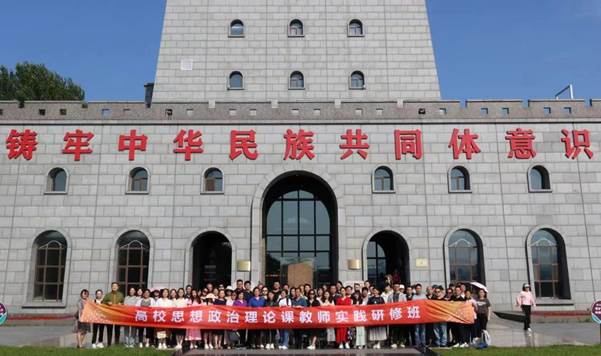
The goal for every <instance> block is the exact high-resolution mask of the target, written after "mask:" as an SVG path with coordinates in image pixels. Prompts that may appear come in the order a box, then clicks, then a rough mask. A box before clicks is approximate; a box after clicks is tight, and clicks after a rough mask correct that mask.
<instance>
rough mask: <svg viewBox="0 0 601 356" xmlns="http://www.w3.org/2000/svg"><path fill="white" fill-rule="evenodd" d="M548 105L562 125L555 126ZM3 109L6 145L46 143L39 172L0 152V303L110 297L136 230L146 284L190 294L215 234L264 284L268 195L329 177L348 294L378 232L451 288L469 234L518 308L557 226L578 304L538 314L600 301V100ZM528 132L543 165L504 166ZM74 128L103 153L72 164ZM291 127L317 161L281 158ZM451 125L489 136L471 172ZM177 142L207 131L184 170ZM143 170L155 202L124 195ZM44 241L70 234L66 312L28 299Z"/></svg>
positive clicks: (414, 269)
mask: <svg viewBox="0 0 601 356" xmlns="http://www.w3.org/2000/svg"><path fill="white" fill-rule="evenodd" d="M547 107H548V108H551V109H550V110H551V112H550V114H548V115H545V111H544V108H547ZM566 107H570V108H571V113H567V111H566V110H567V109H565V108H566ZM482 108H487V109H488V115H484V114H483V111H482ZM502 108H507V109H508V110H509V115H508V116H505V115H504V114H502V113H501V112H502ZM40 109H44V110H45V112H44V116H40ZM61 109H65V110H66V111H63V112H62V113H61ZM109 109H110V111H109ZM0 110H1V116H0V137H3V138H4V137H6V136H7V135H8V134H9V131H10V130H11V129H16V130H19V131H22V130H23V129H26V128H28V129H31V130H34V131H36V132H37V133H38V142H39V144H38V147H37V151H36V152H35V153H34V156H33V159H32V160H30V161H27V160H24V159H23V158H19V159H16V160H9V159H8V158H7V155H6V154H5V153H4V154H2V155H0V270H2V274H1V275H2V277H1V278H2V281H1V284H2V287H1V288H0V292H1V293H2V294H1V295H0V300H2V302H3V303H5V304H6V305H7V306H9V308H11V309H12V310H13V311H18V310H25V311H28V312H48V310H51V311H58V312H60V311H64V310H65V309H64V306H65V305H66V306H73V305H74V304H75V303H76V301H77V295H78V293H79V291H80V289H82V288H88V289H96V288H107V287H108V284H109V282H110V281H112V280H114V279H115V278H116V270H115V269H116V263H117V262H116V241H117V239H118V238H119V236H120V235H121V234H122V233H124V232H126V231H128V230H139V231H142V232H144V233H145V234H146V235H147V236H148V238H149V240H150V244H151V252H150V273H149V281H148V283H149V285H166V286H172V287H175V286H181V285H183V284H187V283H189V282H190V281H191V278H192V276H191V274H192V272H191V270H192V268H191V266H192V263H193V261H192V254H191V251H192V250H191V249H192V244H193V242H194V240H195V238H196V237H197V236H199V235H200V234H202V233H203V232H207V231H217V232H220V233H222V234H223V235H225V236H226V237H227V238H228V239H229V241H230V242H231V244H232V249H233V256H232V279H236V278H243V279H251V280H253V281H255V282H256V281H259V280H261V279H263V268H264V266H263V261H264V244H263V239H262V229H263V226H262V224H263V223H262V220H261V218H260V217H261V216H262V215H261V214H262V213H261V209H262V198H263V195H264V193H265V190H266V188H267V187H268V185H269V184H270V182H272V181H273V180H274V179H276V178H277V177H278V176H280V175H282V174H284V173H286V172H291V171H305V172H310V173H313V174H315V175H318V176H320V177H322V178H323V179H324V180H325V181H326V182H327V183H328V184H329V185H330V187H331V189H332V191H333V192H334V194H335V196H336V200H337V203H338V211H337V214H338V225H339V226H338V242H339V251H338V255H339V259H338V270H339V277H340V279H341V280H343V281H354V280H361V279H363V278H365V276H366V274H367V271H366V267H367V264H366V261H365V249H366V242H367V241H368V240H369V239H370V237H371V236H373V235H374V234H375V233H377V232H380V231H394V232H397V233H398V235H400V236H402V238H403V239H404V240H405V241H406V243H407V244H408V246H409V261H408V263H409V264H410V275H411V281H412V282H414V283H415V282H418V281H419V282H422V283H424V284H430V283H445V282H446V283H448V282H449V275H448V268H447V266H446V261H445V258H444V255H445V254H444V251H445V249H446V246H445V239H446V238H447V237H448V236H449V235H450V233H452V232H453V231H455V230H457V229H460V228H465V229H470V230H472V231H474V232H475V233H477V234H478V236H479V237H480V239H481V241H482V244H483V254H484V269H485V275H486V284H487V286H488V287H489V288H490V291H491V295H490V298H491V300H492V302H493V304H494V305H496V308H497V309H506V310H507V309H510V308H511V305H512V303H513V297H514V296H515V294H516V293H517V292H518V291H519V290H520V288H521V285H522V283H524V282H525V281H528V280H531V281H532V280H533V278H534V277H533V276H532V272H530V273H529V271H532V268H531V266H530V265H529V262H528V259H527V257H526V252H527V247H526V246H527V241H528V239H529V238H530V237H531V235H532V233H533V232H534V231H536V230H537V229H539V228H551V229H553V230H555V231H557V232H558V233H559V234H561V237H562V239H563V241H564V243H565V250H566V260H567V267H568V271H569V288H570V291H571V299H570V300H557V301H556V300H548V301H541V300H539V303H542V304H545V303H546V304H547V305H548V306H546V308H554V309H586V308H588V307H589V306H590V303H591V301H593V300H594V299H595V298H598V297H599V295H600V293H601V285H600V284H599V280H601V223H600V222H601V183H599V181H600V175H601V163H599V157H601V151H600V146H601V145H600V144H601V121H600V120H601V101H598V100H596V101H591V102H590V103H585V102H583V101H548V102H542V101H531V102H529V103H528V105H527V106H524V105H522V103H521V102H519V101H503V102H493V101H490V102H487V101H470V102H467V103H465V105H463V103H460V102H452V101H446V102H370V103H356V102H343V103H340V104H339V105H338V103H333V102H315V103H295V102H286V103H284V102H281V103H246V104H243V103H217V104H216V105H213V104H210V103H193V104H192V103H191V104H168V103H155V104H153V105H152V107H151V108H146V107H145V106H144V104H143V103H89V104H86V105H85V108H84V107H82V103H72V102H71V103H39V102H38V103H36V102H31V103H26V104H25V107H24V108H22V109H20V108H19V107H18V104H17V103H0ZM62 114H64V115H62ZM518 127H521V128H524V129H532V130H534V133H535V135H536V140H535V148H536V150H537V152H538V154H537V155H536V157H535V158H533V159H531V160H517V159H509V158H508V157H507V153H508V150H509V146H508V142H507V140H506V139H505V136H506V131H509V130H513V129H515V128H518ZM77 128H79V129H82V130H84V131H92V132H94V134H95V135H96V136H95V138H94V139H93V141H92V147H93V150H94V152H93V153H92V154H90V155H85V156H83V157H82V160H81V161H80V162H74V161H73V157H72V156H71V155H64V154H61V150H62V148H63V146H64V141H63V137H64V134H65V133H66V132H67V131H74V130H75V129H77ZM250 128H252V129H254V130H256V132H257V143H258V151H259V152H260V156H259V157H258V159H257V160H255V161H251V160H248V159H246V158H244V157H243V156H242V157H239V158H237V159H236V160H234V161H232V160H231V159H230V158H229V156H228V155H229V149H230V146H229V133H230V130H232V129H250ZM288 128H291V129H294V130H298V129H299V128H303V129H305V130H311V131H313V132H314V133H315V150H314V151H315V154H316V157H315V158H314V159H313V160H307V159H303V160H301V161H289V160H283V154H284V148H285V145H284V140H283V134H284V133H285V131H286V129H288ZM357 128H361V129H362V130H363V131H364V133H366V134H367V135H368V136H369V138H368V142H369V144H370V148H369V150H368V156H367V159H365V160H364V159H362V158H361V157H359V156H358V155H353V156H351V157H349V158H348V159H346V160H341V159H340V155H341V154H342V150H341V149H340V147H339V145H340V143H341V142H342V141H341V138H340V135H341V134H343V133H344V131H345V130H346V129H357ZM454 128H459V129H463V128H470V129H471V130H472V132H473V133H477V134H479V135H480V137H479V139H478V140H477V142H478V145H479V147H480V149H481V150H482V152H481V153H478V154H475V155H474V157H473V159H472V160H471V161H468V160H466V159H465V156H463V155H462V156H461V157H460V159H458V160H454V159H453V156H452V151H451V149H450V148H449V147H448V144H449V140H450V137H451V134H452V131H453V129H454ZM130 129H137V130H138V132H139V133H143V134H145V135H147V136H148V140H149V142H148V149H147V151H146V152H137V154H136V158H135V161H129V160H128V157H127V152H119V151H118V150H117V141H118V136H119V135H120V134H124V133H127V132H129V130H130ZM180 129H196V130H201V131H202V132H203V139H204V149H205V151H204V153H202V154H197V155H194V156H193V158H192V160H191V161H189V162H187V161H185V160H184V158H183V156H182V155H176V154H174V153H173V147H174V145H173V139H174V137H175V136H176V135H177V133H178V132H179V130H180ZM395 129H407V130H414V129H420V130H421V131H422V132H423V140H424V144H423V147H424V156H423V158H422V159H421V160H416V159H414V158H412V157H409V156H407V157H403V158H402V159H401V160H396V159H395V154H394V139H393V133H394V130H395ZM562 129H568V130H572V129H587V130H589V131H590V133H591V142H592V146H591V149H592V150H593V151H594V153H595V155H594V157H593V158H592V159H588V157H586V155H584V154H581V155H580V156H579V157H578V159H576V160H571V159H568V158H567V157H565V148H564V144H563V143H562V142H561V138H562V137H563V136H562V134H561V130H562ZM535 164H540V165H543V166H544V167H546V168H547V169H548V171H549V172H550V179H551V191H550V192H547V193H530V192H529V189H528V179H527V172H528V169H529V168H530V167H532V166H533V165H535ZM456 165H462V166H464V167H465V168H467V169H468V170H469V172H470V175H471V181H472V185H471V192H470V193H463V194H456V193H450V192H449V183H448V172H449V170H450V169H451V168H452V167H454V166H456ZM379 166H387V167H389V168H390V169H391V170H392V172H393V174H394V188H395V190H394V192H391V193H387V194H381V193H380V194H377V193H374V192H373V189H372V175H373V172H374V170H375V169H376V168H377V167H379ZM54 167H62V168H64V169H65V170H66V171H67V172H68V174H69V184H68V193H67V194H63V195H50V194H45V190H46V180H47V174H48V172H49V171H50V170H51V169H52V168H54ZM134 167H145V168H147V169H148V171H149V172H150V188H149V193H148V194H143V195H134V194H127V193H126V191H127V189H126V185H127V179H128V173H129V171H130V170H131V169H132V168H134ZM210 167H218V168H219V169H221V170H222V171H223V173H224V177H225V178H224V179H225V189H224V193H223V194H204V193H202V189H201V186H202V176H203V172H204V171H205V170H206V169H208V168H210ZM47 230H56V231H59V232H61V233H62V234H63V235H64V236H65V237H66V239H67V242H68V253H67V256H68V257H67V263H66V273H65V293H64V297H63V302H62V303H58V304H55V303H50V304H48V303H34V302H33V301H32V298H31V290H32V284H33V280H32V278H33V270H32V269H33V262H32V261H33V256H32V254H33V251H32V246H33V242H34V239H35V238H36V237H37V236H38V235H39V234H40V233H42V232H44V231H47ZM350 259H359V260H362V262H363V263H362V267H363V268H362V269H360V270H349V269H348V264H347V261H348V260H350ZM239 260H250V261H251V265H252V268H251V272H239V271H237V270H236V261H239ZM418 260H420V265H421V267H418V266H417V265H416V264H417V262H418ZM424 261H426V262H427V264H426V265H423V262H424ZM558 303H560V304H561V305H556V304H558ZM41 307H53V308H52V309H45V308H41ZM21 308H25V309H21Z"/></svg>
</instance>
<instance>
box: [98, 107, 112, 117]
mask: <svg viewBox="0 0 601 356" xmlns="http://www.w3.org/2000/svg"><path fill="white" fill-rule="evenodd" d="M100 113H101V115H102V117H103V118H104V119H107V118H109V117H111V109H102V111H101V112H100Z"/></svg>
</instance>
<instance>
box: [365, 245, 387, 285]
mask: <svg viewBox="0 0 601 356" xmlns="http://www.w3.org/2000/svg"><path fill="white" fill-rule="evenodd" d="M367 266H368V268H367V279H368V280H370V281H373V282H374V283H381V282H383V279H384V278H383V276H384V275H386V274H387V273H388V269H387V266H386V252H384V248H383V246H382V244H381V243H380V241H377V240H370V241H369V242H368V243H367Z"/></svg>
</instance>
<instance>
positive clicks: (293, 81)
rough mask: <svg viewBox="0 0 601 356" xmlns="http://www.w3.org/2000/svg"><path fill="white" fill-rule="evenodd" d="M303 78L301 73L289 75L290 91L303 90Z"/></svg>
mask: <svg viewBox="0 0 601 356" xmlns="http://www.w3.org/2000/svg"><path fill="white" fill-rule="evenodd" d="M304 88H305V77H304V76H303V73H301V72H293V73H292V74H290V89H304Z"/></svg>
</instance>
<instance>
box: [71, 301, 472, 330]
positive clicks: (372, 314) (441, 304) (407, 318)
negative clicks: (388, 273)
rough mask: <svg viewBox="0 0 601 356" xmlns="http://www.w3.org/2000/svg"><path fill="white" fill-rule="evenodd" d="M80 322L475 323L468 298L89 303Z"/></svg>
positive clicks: (250, 325) (228, 325) (272, 325)
mask: <svg viewBox="0 0 601 356" xmlns="http://www.w3.org/2000/svg"><path fill="white" fill-rule="evenodd" d="M81 321H82V322H85V323H102V324H116V325H130V326H138V327H155V328H169V329H174V328H175V329H193V328H197V329H209V330H223V329H226V330H227V329H307V328H312V329H315V328H322V329H325V328H333V327H334V328H335V327H353V326H379V325H398V324H425V323H437V322H454V323H461V324H473V323H474V310H473V308H472V306H471V304H470V303H465V302H446V301H432V300H419V301H411V302H402V303H390V304H380V305H361V306H358V305H355V306H330V307H311V308H290V307H275V308H274V307H266V308H254V309H253V308H244V307H227V306H216V305H212V306H206V305H205V306H192V307H186V308H144V307H133V306H125V305H117V306H107V305H104V304H96V303H94V302H88V303H87V304H86V305H85V307H84V310H83V313H82V316H81Z"/></svg>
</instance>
